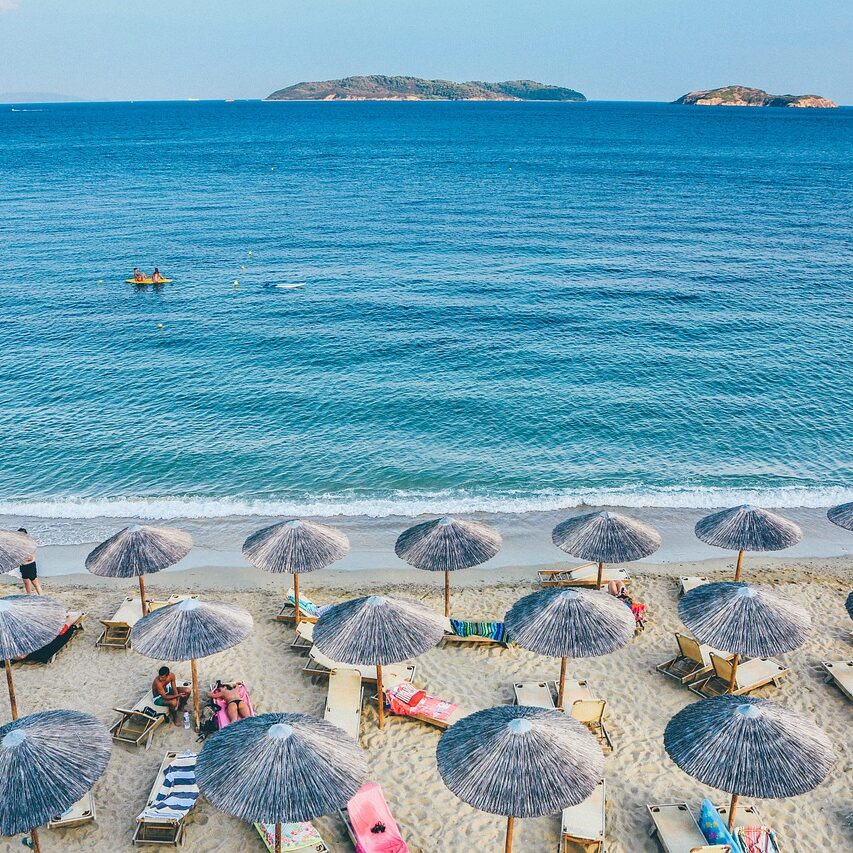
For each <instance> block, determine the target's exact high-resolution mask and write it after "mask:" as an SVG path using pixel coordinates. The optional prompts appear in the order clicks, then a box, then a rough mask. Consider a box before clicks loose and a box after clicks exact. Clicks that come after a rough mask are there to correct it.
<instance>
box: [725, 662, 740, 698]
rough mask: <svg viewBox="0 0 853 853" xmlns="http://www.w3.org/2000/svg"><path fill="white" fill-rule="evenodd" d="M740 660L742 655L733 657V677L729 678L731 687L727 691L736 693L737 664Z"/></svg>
mask: <svg viewBox="0 0 853 853" xmlns="http://www.w3.org/2000/svg"><path fill="white" fill-rule="evenodd" d="M739 662H740V655H734V656H733V657H732V677H731V678H730V679H729V689H728V690H727V691H726V692H727V693H734V692H735V689H736V688H737V665H738V663H739Z"/></svg>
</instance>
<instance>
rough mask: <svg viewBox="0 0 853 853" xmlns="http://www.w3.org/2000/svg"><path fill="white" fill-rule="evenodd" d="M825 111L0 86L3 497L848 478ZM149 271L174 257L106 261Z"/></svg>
mask: <svg viewBox="0 0 853 853" xmlns="http://www.w3.org/2000/svg"><path fill="white" fill-rule="evenodd" d="M851 131H853V110H851V109H839V110H783V109H775V110H774V109H740V110H735V109H730V110H729V109H711V108H705V109H703V108H688V107H677V106H671V105H663V104H604V103H590V104H544V103H543V104H513V103H496V104H495V103H492V104H489V103H459V104H447V103H380V104H376V103H335V104H327V103H321V104H310V103H302V104H297V103H260V102H238V103H207V102H199V103H139V104H71V105H49V106H32V107H24V108H22V107H16V108H15V107H8V106H4V107H0V273H2V290H0V294H2V305H3V311H2V316H0V371H2V384H0V430H1V431H2V440H0V513H6V514H9V513H13V514H29V515H38V516H46V517H76V518H86V517H89V516H92V517H94V516H104V515H107V516H111V515H114V516H125V515H130V516H142V517H149V518H157V517H161V518H162V517H166V518H168V517H178V516H190V517H207V516H212V517H216V516H225V515H231V514H245V513H263V514H271V515H275V514H280V513H281V514H283V513H291V512H293V513H311V514H318V515H324V514H325V515H331V514H338V513H344V514H365V515H374V516H382V515H388V514H414V513H417V512H421V511H440V510H445V509H449V510H451V511H476V510H483V511H500V512H512V511H525V510H548V509H554V508H560V507H573V506H576V505H578V504H579V503H588V504H621V505H629V506H691V507H702V506H718V505H725V504H728V503H732V502H734V501H736V500H740V499H743V498H750V499H754V500H757V501H760V502H763V503H766V504H768V505H773V506H822V505H826V504H829V503H832V502H833V501H835V500H841V499H850V498H851V497H853V441H851V438H853V429H851V422H853V402H851V401H853V358H852V357H853V250H851V209H853V190H851V187H853V133H851ZM154 265H158V266H159V268H160V270H161V271H162V272H163V273H164V274H165V275H167V276H169V277H170V278H172V279H173V282H172V283H171V284H167V285H164V286H162V287H160V288H152V287H142V288H139V287H134V286H132V285H128V284H126V283H125V282H124V279H125V278H126V277H128V275H129V274H130V271H131V270H132V268H133V267H134V266H139V267H141V268H142V269H143V270H144V271H150V270H151V269H152V268H153V266H154ZM237 282H239V286H237V285H236V283H237Z"/></svg>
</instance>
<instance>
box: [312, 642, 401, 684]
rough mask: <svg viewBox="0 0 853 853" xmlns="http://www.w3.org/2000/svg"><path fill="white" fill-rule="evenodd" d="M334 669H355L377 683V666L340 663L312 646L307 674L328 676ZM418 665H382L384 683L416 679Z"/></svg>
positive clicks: (368, 679)
mask: <svg viewBox="0 0 853 853" xmlns="http://www.w3.org/2000/svg"><path fill="white" fill-rule="evenodd" d="M334 669H355V670H358V671H359V672H360V673H361V678H362V681H367V682H370V683H372V684H375V683H376V667H375V666H370V665H368V664H360V665H358V666H356V665H354V664H348V663H339V662H337V661H333V660H332V659H331V658H329V657H326V655H324V654H323V653H322V652H321V651H320V650H319V649H318V648H317V647H316V646H312V647H311V651H310V652H309V653H308V662H307V663H306V664H305V666H304V667H303V668H302V672H303V673H304V674H305V675H312V676H317V677H320V678H324V677H328V675H329V673H330V672H331V671H332V670H334ZM416 669H417V667H416V666H415V664H413V663H408V664H407V663H395V664H391V665H390V666H383V667H382V684H383V686H385V687H390V686H391V685H392V684H396V683H398V682H400V681H414V679H415V671H416Z"/></svg>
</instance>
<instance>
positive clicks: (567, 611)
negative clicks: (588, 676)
mask: <svg viewBox="0 0 853 853" xmlns="http://www.w3.org/2000/svg"><path fill="white" fill-rule="evenodd" d="M504 624H505V625H506V631H507V634H508V635H509V636H510V637H512V640H513V642H514V643H516V644H517V645H519V646H521V647H522V648H524V649H527V650H528V651H531V652H536V654H540V655H547V656H548V657H552V658H560V659H561V660H560V687H559V690H558V692H557V707H558V708H561V709H562V707H563V694H564V692H565V688H566V659H567V658H591V657H598V656H599V655H607V654H610V652H613V651H616V649H620V648H622V646H624V645H625V644H626V643H627V642H628V641H629V640H630V639H631V637H633V636H634V616H633V614H632V613H631V610H630V608H628V607H626V606H625V605H624V603H623V602H621V601H620V600H619V599H618V598H615V597H614V596H612V595H610V594H609V593H606V592H599V591H598V590H595V591H592V590H579V589H564V590H559V589H543V590H540V591H539V592H534V593H533V594H532V595H527V596H525V597H524V598H521V599H519V600H518V601H516V603H515V604H514V605H513V606H512V608H511V609H510V610H509V612H508V613H507V614H506V616H505V617H504Z"/></svg>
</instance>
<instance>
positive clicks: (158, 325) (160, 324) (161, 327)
mask: <svg viewBox="0 0 853 853" xmlns="http://www.w3.org/2000/svg"><path fill="white" fill-rule="evenodd" d="M157 328H158V329H163V328H165V327H164V326H163V324H162V323H158V324H157Z"/></svg>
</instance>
